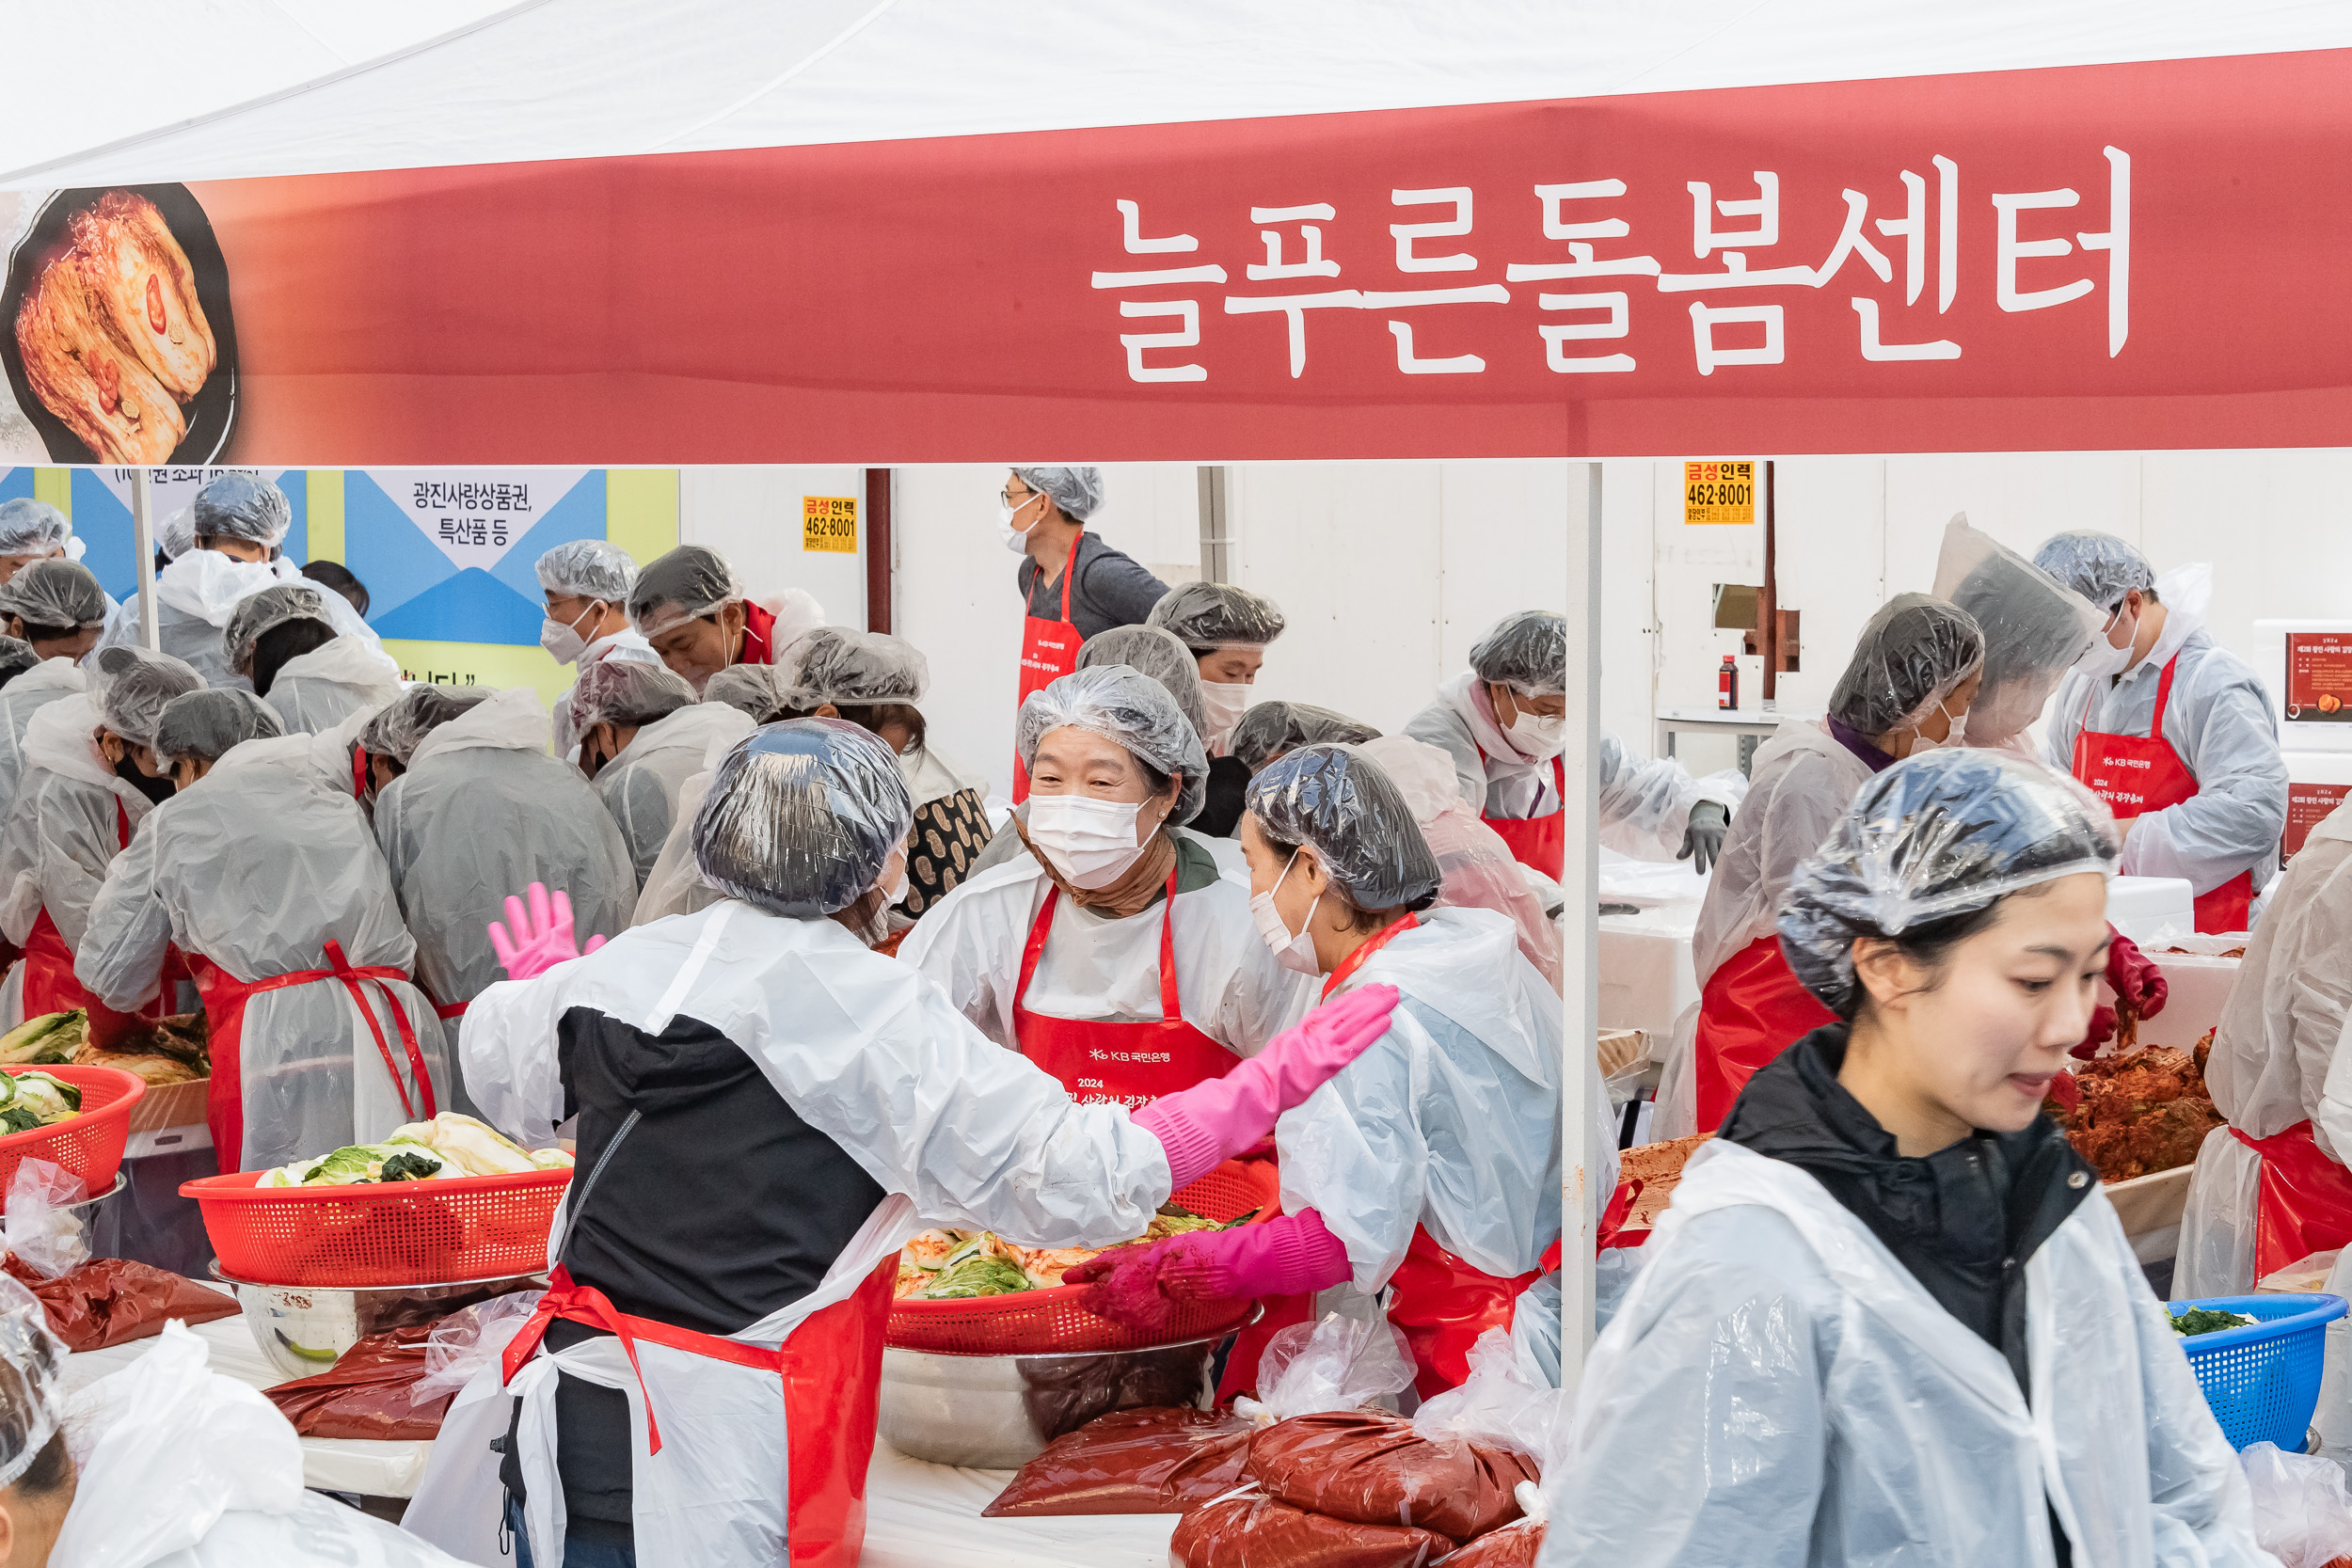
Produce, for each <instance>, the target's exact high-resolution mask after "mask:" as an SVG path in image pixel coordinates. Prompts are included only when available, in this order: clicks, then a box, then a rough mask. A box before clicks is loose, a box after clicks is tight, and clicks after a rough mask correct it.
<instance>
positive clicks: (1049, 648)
mask: <svg viewBox="0 0 2352 1568" xmlns="http://www.w3.org/2000/svg"><path fill="white" fill-rule="evenodd" d="M1085 537H1086V535H1085V534H1084V533H1081V534H1079V535H1078V539H1083V538H1085ZM1078 539H1073V540H1072V541H1070V559H1069V560H1068V561H1065V562H1062V568H1061V619H1060V620H1058V621H1048V620H1045V619H1043V618H1042V617H1040V616H1036V615H1032V616H1029V617H1028V618H1027V619H1025V620H1024V621H1023V622H1022V623H1021V695H1020V697H1019V698H1018V699H1017V700H1016V706H1017V705H1018V704H1019V703H1025V702H1027V701H1028V700H1029V694H1030V693H1031V692H1034V691H1042V690H1044V689H1046V688H1047V687H1049V686H1051V685H1053V684H1054V683H1055V682H1056V681H1057V680H1059V679H1061V678H1062V677H1063V676H1064V675H1067V674H1069V673H1071V672H1072V671H1073V670H1075V669H1077V667H1078V644H1079V643H1081V642H1083V641H1086V639H1084V638H1082V637H1080V636H1079V635H1078V628H1077V626H1075V625H1073V623H1072V621H1071V619H1070V579H1071V578H1073V577H1076V576H1077V575H1078ZM1028 798H1029V770H1028V768H1025V766H1023V764H1022V761H1021V758H1020V756H1019V755H1018V754H1017V753H1016V754H1015V755H1014V757H1013V759H1012V800H1013V804H1015V805H1019V804H1020V803H1021V802H1022V801H1024V800H1027V799H1028ZM1169 1016H1170V1017H1173V1016H1175V1015H1173V1014H1170V1015H1169Z"/></svg>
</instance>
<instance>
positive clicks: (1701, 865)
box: [1675, 800, 1731, 877]
mask: <svg viewBox="0 0 2352 1568" xmlns="http://www.w3.org/2000/svg"><path fill="white" fill-rule="evenodd" d="M1730 828H1731V809H1730V808H1729V807H1728V806H1725V805H1724V804H1723V802H1721V801H1719V800H1701V801H1700V802H1699V803H1698V804H1697V805H1694V806H1692V808H1691V825H1690V826H1689V827H1687V828H1685V829H1683V830H1682V852H1681V853H1680V854H1678V855H1677V856H1676V857H1675V859H1677V860H1678V861H1689V862H1690V863H1691V869H1692V871H1694V872H1696V873H1697V874H1698V875H1700V876H1702V877H1704V876H1706V875H1707V872H1708V867H1709V866H1711V865H1713V864H1714V863H1715V860H1716V857H1718V856H1719V855H1721V854H1722V853H1723V852H1724V833H1725V832H1729V831H1730Z"/></svg>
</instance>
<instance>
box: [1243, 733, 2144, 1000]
mask: <svg viewBox="0 0 2352 1568" xmlns="http://www.w3.org/2000/svg"><path fill="white" fill-rule="evenodd" d="M1253 803H1254V801H1253ZM2115 857H2116V843H2115V822H2114V819H2113V818H2112V817H2111V816H2108V815H2107V812H2106V807H2104V806H2102V805H2101V804H2099V802H2098V801H2097V800H2095V799H2094V798H2093V797H2092V796H2091V795H2090V793H2089V792H2088V791H2086V790H2084V789H2083V788H2082V787H2081V786H2080V785H2078V784H2075V783H2074V780H2072V779H2068V778H2064V777H2062V776H2060V775H2058V774H2055V773H2052V772H2051V771H2050V770H2049V769H2047V768H2043V767H2042V766H2041V765H2040V764H2038V763H2033V762H2028V761H2026V759H2025V758H2023V757H2020V756H2016V755H2014V754H2011V753H2010V752H1985V751H1971V750H1958V751H1934V752H1924V753H1922V754H1921V755H1918V756H1915V757H1909V758H1906V759H1904V760H1903V761H1901V762H1899V763H1897V764H1896V765H1895V766H1894V767H1892V768H1888V769H1886V771H1884V772H1883V773H1881V774H1879V775H1878V776H1877V777H1875V778H1873V779H1872V780H1871V781H1870V782H1869V783H1868V784H1864V785H1863V786H1862V791H1861V793H1860V794H1858V795H1856V796H1855V797H1854V801H1853V804H1852V805H1851V807H1849V808H1847V811H1846V814H1845V816H1842V817H1841V818H1839V820H1838V822H1837V825H1836V827H1835V828H1833V829H1831V830H1830V835H1829V838H1828V839H1827V840H1826V841H1825V842H1824V843H1823V844H1822V845H1821V848H1820V853H1818V854H1816V855H1815V856H1814V857H1813V858H1812V859H1811V860H1808V861H1806V862H1805V863H1804V864H1803V865H1800V866H1799V867H1797V874H1796V877H1795V879H1793V880H1792V881H1791V882H1790V883H1789V884H1788V892H1787V893H1786V894H1784V895H1782V897H1781V901H1780V950H1781V953H1782V954H1783V956H1785V957H1786V958H1788V967H1789V968H1790V969H1791V970H1793V971H1794V972H1795V974H1796V976H1797V978H1798V979H1799V980H1801V981H1803V982H1804V988H1805V990H1809V991H1811V992H1812V993H1813V994H1814V995H1816V996H1818V997H1820V999H1821V1002H1822V1004H1823V1005H1824V1006H1827V1007H1828V1008H1829V1009H1830V1010H1831V1011H1833V1012H1835V1013H1836V1014H1837V1016H1838V1017H1840V1018H1851V1017H1853V1015H1854V1006H1855V1002H1856V999H1857V997H1858V996H1859V988H1858V987H1857V985H1856V983H1855V980H1854V968H1853V944H1854V939H1855V938H1857V937H1893V936H1900V935H1901V934H1902V933H1903V932H1905V931H1908V930H1912V929H1914V928H1915V927H1920V926H1925V925H1928V924H1931V922H1934V921H1939V920H1948V919H1950V918H1952V917H1953V916H1955V915H1963V914H1972V913H1974V912H1976V911H1979V910H1982V909H1985V908H1987V907H1989V906H1990V905H1992V904H1993V903H1994V901H1995V900H1997V899H1999V898H2002V897H2004V896H2006V895H2009V894H2012V893H2015V892H2017V891H2018V890H2019V889H2020V888H2028V887H2032V886H2035V885H2036V884H2038V883H2041V882H2047V881H2052V880H2055V879H2058V878H2059V877H2070V876H2073V875H2074V873H2076V872H2078V871H2101V872H2104V871H2108V870H2111V869H2113V867H2114V864H2115Z"/></svg>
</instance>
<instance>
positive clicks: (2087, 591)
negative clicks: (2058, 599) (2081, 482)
mask: <svg viewBox="0 0 2352 1568" xmlns="http://www.w3.org/2000/svg"><path fill="white" fill-rule="evenodd" d="M2033 563H2034V564H2035V565H2037V566H2039V567H2041V568H2042V570H2043V571H2045V572H2047V573H2049V574H2050V575H2051V576H2052V577H2054V578H2058V581H2060V582H2062V583H2064V584H2066V586H2067V587H2069V588H2072V589H2073V590H2074V592H2075V593H2077V594H2081V595H2082V596H2083V597H2084V598H2086V599H2089V600H2090V602H2091V603H2092V604H2094V605H2097V606H2098V607H2099V613H2100V618H2101V619H2102V620H2104V619H2105V618H2106V616H2108V615H2109V614H2112V613H2113V612H2114V610H2115V607H2116V606H2117V605H2120V604H2122V602H2123V595H2124V594H2128V593H2130V592H2131V591H2132V590H2133V589H2135V588H2137V589H2140V590H2142V591H2143V592H2144V591H2145V590H2147V589H2151V588H2153V587H2154V586H2155V585H2156V574H2155V573H2154V572H2153V571H2152V570H2151V569H2150V568H2149V565H2148V558H2147V557H2146V556H2144V555H2141V554H2140V553H2139V552H2138V551H2137V550H2136V549H2134V548H2132V547H2131V546H2129V545H2127V544H2125V543H2123V541H2122V540H2121V539H2118V538H2117V537H2116V536H2115V535H2114V534H2112V533H2058V534H2053V535H2051V536H2050V537H2049V538H2048V539H2046V540H2044V541H2042V547H2041V548H2040V549H2038V550H2036V551H2034V552H2033Z"/></svg>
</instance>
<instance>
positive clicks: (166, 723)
mask: <svg viewBox="0 0 2352 1568" xmlns="http://www.w3.org/2000/svg"><path fill="white" fill-rule="evenodd" d="M285 733H286V726H285V723H284V721H282V720H280V719H279V718H278V710H277V709H276V708H274V707H271V706H270V705H268V704H267V703H265V702H263V701H262V699H261V698H259V697H256V696H255V695H254V694H253V693H252V692H250V691H238V690H234V689H230V688H228V687H216V688H209V689H205V690H202V691H191V692H189V693H188V694H187V695H186V696H184V697H174V698H173V699H172V700H171V701H170V702H168V703H166V704H165V705H164V711H163V717H162V718H160V719H158V720H157V721H155V754H156V755H157V756H158V757H160V758H162V759H163V762H164V765H165V766H166V767H167V768H169V767H175V766H177V765H178V764H180V763H181V762H183V761H185V760H187V759H188V758H190V757H194V758H196V759H198V760H199V761H203V762H218V761H219V760H220V759H221V758H222V757H224V756H226V755H228V754H229V749H230V747H232V746H237V745H241V744H243V743H244V742H246V741H248V740H262V739H266V738H268V737H269V736H277V735H284V734H285Z"/></svg>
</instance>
